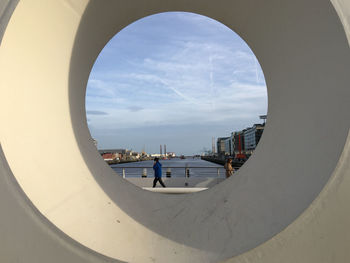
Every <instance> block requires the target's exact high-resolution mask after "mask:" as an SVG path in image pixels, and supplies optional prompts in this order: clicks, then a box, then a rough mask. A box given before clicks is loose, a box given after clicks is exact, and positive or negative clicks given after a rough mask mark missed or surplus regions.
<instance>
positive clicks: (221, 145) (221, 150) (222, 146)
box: [216, 137, 230, 155]
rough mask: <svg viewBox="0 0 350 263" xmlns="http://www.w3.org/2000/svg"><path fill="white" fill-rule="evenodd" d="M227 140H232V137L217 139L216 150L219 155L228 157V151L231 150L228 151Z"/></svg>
mask: <svg viewBox="0 0 350 263" xmlns="http://www.w3.org/2000/svg"><path fill="white" fill-rule="evenodd" d="M227 139H230V137H220V138H218V139H217V141H216V145H217V146H216V148H217V150H218V155H226V153H227V150H229V149H227V150H226V144H227V143H226V140H227Z"/></svg>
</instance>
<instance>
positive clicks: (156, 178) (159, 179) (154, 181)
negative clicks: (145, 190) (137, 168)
mask: <svg viewBox="0 0 350 263" xmlns="http://www.w3.org/2000/svg"><path fill="white" fill-rule="evenodd" d="M157 181H159V183H160V184H161V185H162V186H163V187H165V184H164V183H163V181H162V178H161V177H155V178H154V180H153V187H156V184H157Z"/></svg>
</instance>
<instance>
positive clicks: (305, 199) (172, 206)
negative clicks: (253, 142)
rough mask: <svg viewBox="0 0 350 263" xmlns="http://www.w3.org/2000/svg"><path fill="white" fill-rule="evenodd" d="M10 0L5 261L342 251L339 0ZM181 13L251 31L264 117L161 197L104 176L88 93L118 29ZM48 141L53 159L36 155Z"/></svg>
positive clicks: (247, 258)
mask: <svg viewBox="0 0 350 263" xmlns="http://www.w3.org/2000/svg"><path fill="white" fill-rule="evenodd" d="M15 6H16V1H4V0H1V1H0V17H1V19H0V26H1V27H0V28H1V31H0V33H4V36H3V38H2V42H1V46H0V72H1V73H0V76H1V78H0V92H1V96H0V123H1V129H0V143H1V147H2V148H1V153H0V157H1V158H0V190H1V191H0V205H1V206H0V209H1V215H2V216H1V217H0V261H1V262H26V263H31V262H33V263H34V262H35V263H41V262H119V261H126V262H193V263H195V262H220V261H225V260H226V261H227V262H266V263H267V262H269V263H270V262H347V261H349V259H350V250H349V246H348V244H349V243H350V231H349V230H348V229H349V227H350V225H349V224H350V223H349V222H350V211H349V209H348V203H349V199H350V191H349V189H350V181H349V173H350V167H349V165H350V153H349V151H350V142H349V127H350V125H349V124H350V123H349V122H350V119H349V118H348V112H349V107H350V106H349V105H350V89H349V79H350V76H349V68H350V52H349V42H348V39H347V36H349V35H350V31H349V21H350V19H349V17H350V3H349V1H347V0H334V1H332V3H331V2H330V1H328V0H309V1H305V0H295V1H287V0H285V1H281V0H268V1H260V0H236V1H229V0H223V1H209V0H193V1H186V0H178V1H173V0H150V1H142V0H130V1H122V0H120V1H119V0H114V1H112V0H106V1H100V0H90V1H89V0H74V1H73V0H60V1H57V0H47V1H39V0H21V1H19V3H18V5H17V7H16V9H15V11H14V12H13V13H12V11H13V9H14V7H15ZM179 10H180V11H189V12H196V13H199V14H203V15H206V16H209V17H212V18H214V19H216V20H218V21H220V22H222V23H224V24H225V25H227V26H229V27H230V28H232V29H233V30H235V31H236V32H237V33H238V34H240V35H241V37H242V38H243V39H244V40H246V41H247V43H248V44H249V45H250V47H251V48H252V50H253V51H254V52H255V54H256V56H257V58H258V59H259V61H260V63H261V66H262V68H263V71H264V74H265V79H266V81H267V85H268V98H269V109H268V115H269V122H268V123H267V125H266V127H265V132H264V135H263V137H262V139H261V141H260V143H259V146H258V148H257V149H256V151H255V154H254V155H253V156H252V157H251V158H250V159H249V161H248V162H247V163H246V165H245V166H244V167H242V168H241V169H240V170H239V172H237V175H236V176H234V177H231V178H229V179H228V180H226V181H225V183H223V184H219V185H217V186H215V187H213V188H211V189H209V190H207V191H203V192H199V193H195V194H189V195H181V196H166V195H160V194H157V193H151V192H148V191H144V190H142V189H139V188H138V187H136V186H134V185H133V184H131V183H129V182H127V181H126V180H123V179H122V178H120V177H118V176H115V174H114V172H113V171H112V170H111V169H110V168H109V167H108V166H107V165H106V164H105V163H104V162H103V160H102V159H101V158H100V157H99V154H98V152H97V151H96V147H95V146H94V145H93V143H92V142H91V136H90V134H89V131H88V128H87V123H86V116H85V88H86V83H87V79H88V76H89V73H90V70H91V67H92V65H93V63H94V61H95V59H96V57H97V56H98V54H99V52H100V51H101V49H102V48H103V47H104V45H105V44H106V43H107V42H108V40H109V39H110V38H112V37H113V36H114V34H115V33H117V32H118V31H120V30H121V29H122V28H123V27H125V26H127V25H128V24H130V23H131V22H133V21H135V20H137V19H140V18H142V17H144V16H147V15H151V14H154V13H159V12H164V11H179ZM10 17H11V19H10V20H8V19H9V18H10ZM339 18H340V19H339ZM7 22H9V23H8V24H7ZM344 29H345V30H344ZM286 138H288V140H286ZM18 149H21V157H24V158H22V159H21V160H19V159H18ZM43 149H51V154H52V155H50V156H51V157H50V158H48V159H47V160H45V162H43V161H42V158H41V156H42V152H43Z"/></svg>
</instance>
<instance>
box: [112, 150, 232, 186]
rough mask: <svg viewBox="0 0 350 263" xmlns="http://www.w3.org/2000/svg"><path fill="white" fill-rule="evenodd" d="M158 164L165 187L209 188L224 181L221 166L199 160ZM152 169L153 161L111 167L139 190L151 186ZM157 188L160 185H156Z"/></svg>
mask: <svg viewBox="0 0 350 263" xmlns="http://www.w3.org/2000/svg"><path fill="white" fill-rule="evenodd" d="M160 162H161V163H162V175H163V181H164V183H165V185H166V186H167V187H175V188H181V187H182V188H210V187H213V186H215V185H217V184H219V183H220V182H222V181H224V180H225V169H224V167H223V166H222V165H219V164H215V163H212V162H208V161H204V160H201V159H199V158H192V157H188V158H186V159H180V158H174V159H170V160H161V161H160ZM152 167H153V161H143V162H133V163H125V164H117V165H111V168H112V169H113V170H114V171H115V172H116V173H117V174H118V175H119V176H122V177H124V178H125V179H126V180H128V181H129V182H131V183H132V184H134V185H137V186H139V187H141V188H147V187H151V186H152V183H153V179H154V172H153V168H152ZM169 171H170V172H171V174H170V177H169ZM186 171H188V172H186ZM167 172H168V174H167ZM142 175H143V176H145V175H146V177H142ZM157 187H160V185H159V184H158V185H157Z"/></svg>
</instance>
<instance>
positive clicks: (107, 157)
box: [102, 153, 119, 161]
mask: <svg viewBox="0 0 350 263" xmlns="http://www.w3.org/2000/svg"><path fill="white" fill-rule="evenodd" d="M102 158H103V160H105V161H114V160H119V154H118V153H104V154H102Z"/></svg>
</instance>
